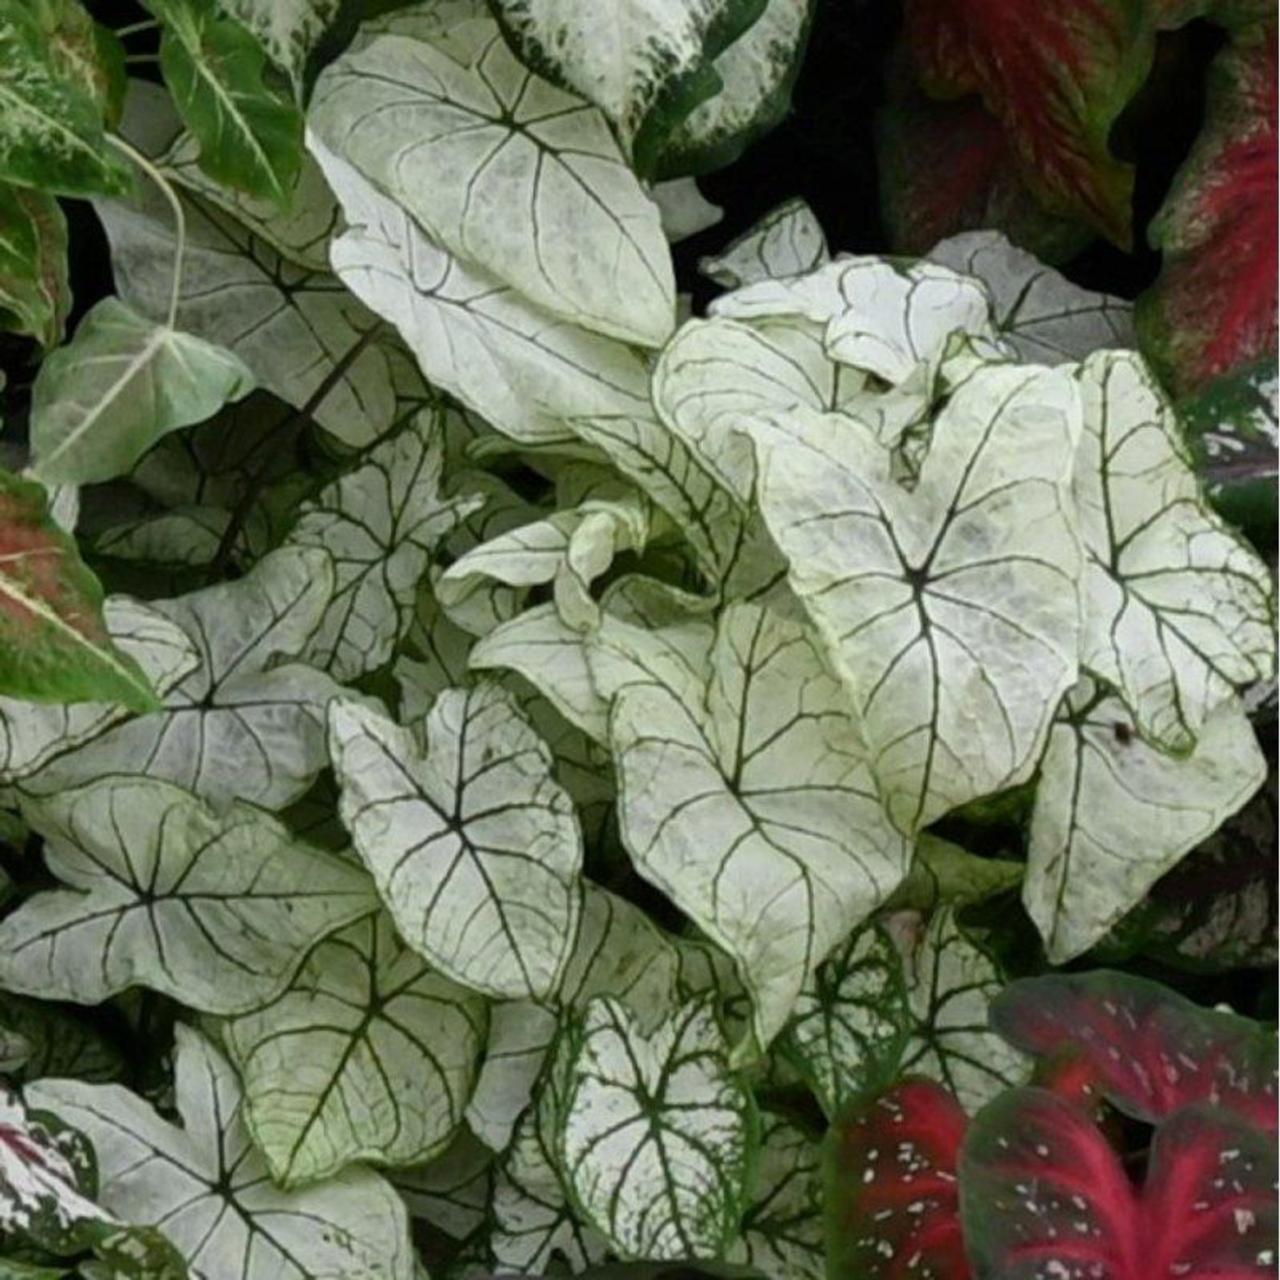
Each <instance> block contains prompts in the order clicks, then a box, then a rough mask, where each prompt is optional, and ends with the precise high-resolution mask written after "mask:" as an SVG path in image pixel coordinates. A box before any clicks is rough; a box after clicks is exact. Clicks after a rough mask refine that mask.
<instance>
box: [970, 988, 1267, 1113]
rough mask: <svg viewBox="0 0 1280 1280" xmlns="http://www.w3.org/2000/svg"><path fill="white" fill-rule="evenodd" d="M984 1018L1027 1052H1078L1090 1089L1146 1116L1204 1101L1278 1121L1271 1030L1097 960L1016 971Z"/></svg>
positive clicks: (1123, 1108) (1173, 1110)
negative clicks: (1039, 971) (1087, 967)
mask: <svg viewBox="0 0 1280 1280" xmlns="http://www.w3.org/2000/svg"><path fill="white" fill-rule="evenodd" d="M991 1023H992V1026H993V1027H995V1028H996V1030H997V1031H999V1033H1000V1034H1001V1035H1002V1036H1004V1037H1005V1038H1006V1039H1007V1040H1009V1041H1010V1042H1011V1043H1013V1044H1016V1045H1017V1046H1018V1047H1019V1048H1021V1049H1024V1050H1025V1051H1026V1052H1028V1053H1034V1054H1036V1055H1038V1056H1040V1057H1048V1056H1049V1055H1052V1054H1055V1053H1058V1052H1060V1051H1062V1050H1066V1049H1070V1050H1072V1051H1073V1052H1075V1053H1078V1054H1081V1055H1083V1056H1084V1057H1085V1058H1086V1059H1087V1060H1088V1062H1089V1063H1090V1065H1091V1067H1092V1069H1093V1071H1094V1073H1095V1076H1096V1080H1097V1089H1098V1091H1099V1092H1100V1093H1102V1094H1103V1095H1104V1096H1105V1097H1106V1098H1107V1099H1108V1101H1110V1102H1112V1103H1114V1104H1115V1105H1116V1106H1117V1107H1119V1108H1120V1109H1121V1110H1122V1111H1124V1112H1126V1113H1127V1114H1128V1115H1132V1116H1136V1117H1137V1118H1138V1119H1140V1120H1145V1121H1146V1122H1147V1123H1149V1124H1157V1123H1159V1122H1160V1121H1161V1120H1163V1119H1165V1118H1166V1117H1167V1116H1170V1115H1172V1114H1174V1112H1176V1111H1178V1110H1179V1109H1180V1108H1182V1107H1186V1106H1190V1105H1192V1104H1194V1103H1197V1102H1211V1103H1215V1104H1217V1105H1218V1106H1220V1107H1223V1108H1227V1109H1229V1110H1231V1111H1233V1112H1236V1113H1238V1114H1239V1115H1241V1116H1242V1117H1244V1118H1245V1119H1246V1120H1248V1121H1249V1122H1251V1123H1253V1124H1255V1125H1257V1126H1258V1127H1259V1128H1262V1129H1272V1130H1274V1129H1275V1127H1276V1065H1275V1057H1276V1041H1275V1035H1274V1033H1273V1032H1269V1031H1268V1030H1266V1029H1265V1028H1263V1027H1260V1026H1259V1025H1258V1024H1257V1023H1254V1022H1251V1021H1250V1020H1249V1019H1247V1018H1241V1017H1237V1016H1236V1015H1234V1014H1230V1013H1223V1012H1221V1011H1220V1010H1217V1009H1205V1008H1202V1007H1201V1006H1199V1005H1197V1004H1193V1003H1192V1002H1191V1001H1190V1000H1188V999H1186V998H1185V997H1184V996H1180V995H1178V994H1177V993H1176V992H1174V991H1170V990H1169V989H1168V988H1167V987H1162V986H1160V985H1158V984H1157V983H1154V982H1150V981H1148V980H1147V979H1145V978H1137V977H1133V976H1131V975H1129V974H1123V973H1113V972H1111V971H1109V970H1105V969H1100V970H1096V971H1094V972H1092V973H1084V974H1050V975H1047V976H1045V977H1041V978H1022V979H1019V980H1018V981H1017V982H1014V983H1011V984H1010V985H1009V986H1008V987H1007V988H1006V989H1005V991H1004V992H1003V993H1002V994H1001V995H1000V996H999V997H998V998H997V999H996V1000H995V1002H994V1003H993V1005H992V1008H991Z"/></svg>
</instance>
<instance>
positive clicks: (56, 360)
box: [31, 298, 254, 484]
mask: <svg viewBox="0 0 1280 1280" xmlns="http://www.w3.org/2000/svg"><path fill="white" fill-rule="evenodd" d="M253 385H254V378H253V374H252V373H251V372H250V371H249V369H248V367H247V366H246V365H245V363H244V362H243V361H242V360H241V359H240V357H239V356H237V355H235V354H234V353H233V352H231V351H227V350H226V349H224V348H222V347H218V346H215V345H214V344H213V343H210V342H206V341H204V339H202V338H197V337H195V336H194V335H193V334H189V333H181V332H179V331H178V330H176V329H174V328H172V327H171V326H170V325H167V324H157V323H155V322H154V321H151V320H148V319H145V318H144V317H143V316H140V315H138V314H137V313H136V312H134V311H133V310H131V309H130V308H129V307H127V306H125V304H124V303H123V302H121V301H120V299H119V298H104V299H103V300H102V301H101V302H99V303H98V304H97V305H96V306H94V307H93V308H92V310H90V311H89V312H88V314H86V316H85V317H84V319H83V320H82V321H81V322H80V325H79V327H78V328H77V329H76V333H75V337H74V338H73V339H72V340H71V341H70V342H69V343H67V344H66V345H65V346H62V347H59V348H58V349H57V350H56V351H53V352H51V353H50V354H49V355H48V357H46V359H45V361H44V363H43V364H42V365H41V366H40V372H39V373H38V374H37V375H36V381H35V385H34V387H33V388H32V393H31V395H32V401H31V449H32V453H33V455H34V459H35V465H34V470H35V473H36V475H37V477H38V478H39V479H41V480H48V481H53V482H55V483H63V484H68V483H70V484H88V483H91V482H96V481H100V480H110V479H112V478H113V477H115V476H118V475H123V474H124V473H125V472H126V471H128V470H129V468H130V467H131V466H133V464H134V463H135V462H137V460H138V459H139V458H140V457H142V455H143V454H144V453H145V452H146V451H147V450H148V449H149V448H150V447H151V446H152V445H153V444H155V442H156V441H157V440H158V439H159V438H160V437H161V436H163V435H166V434H168V433H169V432H170V431H176V430H178V428H179V427H187V426H190V425H191V424H192V423H194V422H203V421H204V419H205V418H210V417H212V416H213V415H214V414H215V413H216V412H217V411H218V410H219V409H220V408H221V407H222V406H223V405H224V404H226V403H227V401H229V400H238V399H239V398H240V397H241V396H244V395H247V394H248V393H249V392H250V391H251V390H252V389H253Z"/></svg>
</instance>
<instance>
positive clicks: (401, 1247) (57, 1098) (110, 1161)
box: [27, 1025, 414, 1280]
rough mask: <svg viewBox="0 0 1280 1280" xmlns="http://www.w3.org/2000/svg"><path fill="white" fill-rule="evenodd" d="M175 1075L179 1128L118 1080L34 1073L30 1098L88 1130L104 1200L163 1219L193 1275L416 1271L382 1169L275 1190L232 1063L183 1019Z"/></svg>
mask: <svg viewBox="0 0 1280 1280" xmlns="http://www.w3.org/2000/svg"><path fill="white" fill-rule="evenodd" d="M175 1075H176V1079H175V1090H176V1095H177V1097H176V1102H177V1110H178V1114H179V1116H180V1117H181V1119H182V1127H181V1128H179V1127H178V1126H177V1125H174V1124H171V1123H170V1122H169V1121H167V1120H165V1119H163V1118H162V1117H161V1116H160V1115H158V1114H157V1113H156V1112H155V1111H154V1110H153V1109H152V1108H151V1107H150V1106H149V1105H148V1104H147V1103H145V1102H143V1101H142V1099H141V1098H138V1097H137V1096H136V1095H134V1094H132V1093H130V1092H129V1091H128V1090H127V1089H123V1088H121V1087H119V1086H118V1085H91V1084H82V1083H80V1082H79V1081H75V1080H42V1081H40V1082H39V1083H38V1084H35V1085H31V1086H29V1087H28V1090H27V1095H28V1099H29V1101H30V1102H31V1104H32V1105H34V1106H39V1107H46V1108H48V1109H49V1110H51V1111H53V1112H55V1113H56V1114H58V1115H59V1116H62V1117H63V1118H64V1119H66V1121H67V1122H68V1123H70V1124H73V1125H75V1127H76V1128H78V1129H80V1130H81V1131H82V1132H83V1133H85V1134H86V1135H87V1136H88V1138H89V1139H90V1141H91V1142H92V1143H93V1146H94V1148H95V1150H96V1151H97V1156H98V1176H99V1187H100V1198H101V1200H102V1203H103V1205H104V1206H105V1207H106V1208H107V1209H109V1210H110V1211H111V1212H113V1213H116V1214H118V1215H119V1216H120V1217H121V1218H122V1219H123V1220H124V1221H126V1222H133V1223H138V1224H146V1225H155V1226H158V1227H160V1228H161V1230H162V1231H163V1232H164V1234H165V1235H166V1236H167V1237H168V1238H169V1240H171V1241H172V1242H173V1244H174V1245H175V1246H176V1247H177V1248H178V1251H179V1252H180V1253H181V1254H182V1255H183V1257H184V1258H185V1259H186V1261H187V1265H188V1266H189V1267H190V1269H191V1277H192V1280H222V1278H223V1277H224V1276H233V1275H234V1276H236V1277H237V1280H240V1278H243V1280H316V1278H317V1277H320V1276H335V1277H336V1276H352V1275H368V1276H378V1277H379V1280H384V1278H385V1280H413V1277H414V1257H413V1251H412V1249H411V1248H410V1244H409V1239H408V1223H407V1218H406V1214H405V1209H404V1205H403V1204H402V1203H401V1201H400V1199H399V1197H398V1196H397V1195H396V1193H395V1192H394V1190H393V1189H392V1188H391V1187H390V1186H389V1185H388V1184H387V1183H386V1182H384V1181H383V1179H382V1178H381V1177H379V1176H378V1175H377V1174H375V1173H372V1172H370V1171H369V1170H365V1169H350V1170H347V1171H346V1172H345V1173H341V1174H339V1175H338V1176H337V1177H336V1178H332V1179H330V1180H329V1181H328V1182H326V1183H324V1184H323V1185H321V1186H318V1187H311V1188H308V1189H307V1190H305V1191H281V1190H280V1189H279V1188H277V1187H276V1186H275V1185H274V1183H273V1182H272V1181H271V1175H270V1173H269V1172H268V1169H267V1165H266V1162H265V1161H264V1160H263V1158H262V1156H261V1155H259V1154H258V1152H257V1151H256V1150H255V1149H254V1147H253V1145H252V1143H251V1142H250V1139H249V1134H248V1131H247V1130H246V1129H245V1126H244V1122H243V1119H242V1116H241V1106H242V1098H241V1092H240V1085H239V1082H238V1081H237V1080H236V1076H235V1072H234V1071H233V1070H232V1068H231V1065H230V1063H228V1062H227V1060H226V1059H225V1058H224V1057H223V1056H222V1055H221V1054H220V1053H219V1052H218V1051H217V1050H216V1049H215V1048H214V1047H213V1046H212V1045H211V1044H210V1043H209V1042H208V1041H207V1040H205V1039H204V1037H203V1036H201V1035H199V1034H198V1033H197V1032H195V1031H193V1030H191V1029H190V1028H189V1027H185V1026H181V1025H180V1026H179V1027H178V1028H177V1054H176V1071H175Z"/></svg>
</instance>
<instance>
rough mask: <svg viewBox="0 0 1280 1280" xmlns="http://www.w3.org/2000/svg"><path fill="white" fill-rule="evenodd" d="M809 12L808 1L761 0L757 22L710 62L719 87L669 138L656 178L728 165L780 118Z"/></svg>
mask: <svg viewBox="0 0 1280 1280" xmlns="http://www.w3.org/2000/svg"><path fill="white" fill-rule="evenodd" d="M812 12H813V3H812V0H766V3H765V5H764V9H763V12H762V13H761V14H760V17H759V18H757V19H756V21H755V22H753V23H752V24H751V26H749V27H748V28H747V29H746V31H745V32H744V33H743V34H742V35H740V36H738V38H737V39H736V40H734V41H732V42H731V43H730V44H729V45H728V46H727V47H726V48H725V49H724V50H722V51H721V52H720V53H719V54H718V55H717V56H716V57H715V59H714V60H713V61H712V63H711V68H712V70H713V71H714V72H715V74H716V75H717V76H719V77H720V80H721V82H722V83H723V85H724V88H722V89H721V90H720V92H719V93H717V94H716V95H715V96H714V97H712V98H709V99H707V101H705V102H703V103H701V104H700V105H699V106H697V107H695V108H694V109H693V111H692V112H690V113H689V115H688V116H686V117H685V119H684V121H683V123H682V124H681V125H680V126H679V128H677V129H676V130H675V131H674V132H673V133H672V134H671V136H670V138H669V139H668V141H667V143H666V146H665V147H664V148H663V151H662V156H661V158H660V160H659V161H658V165H657V171H658V175H659V176H660V177H664V178H672V177H677V176H679V175H680V174H684V173H706V172H708V171H709V170H712V169H719V168H722V167H723V166H725V165H727V164H731V163H732V162H733V161H734V160H736V159H737V158H738V156H740V155H741V154H742V152H743V151H745V150H746V148H747V147H748V146H749V145H750V144H751V143H752V142H754V141H755V140H756V139H757V138H758V137H760V135H761V134H764V133H767V132H768V131H769V130H770V129H772V128H773V127H774V125H776V124H777V123H778V122H779V121H780V120H781V119H782V118H783V116H785V115H786V113H787V108H788V107H789V106H790V103H791V88H792V85H793V84H794V83H795V78H796V76H797V75H798V74H799V72H800V62H801V59H802V57H803V54H804V46H805V41H806V39H807V38H808V35H809V23H810V19H811V17H812Z"/></svg>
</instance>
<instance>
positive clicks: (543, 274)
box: [307, 23, 675, 347]
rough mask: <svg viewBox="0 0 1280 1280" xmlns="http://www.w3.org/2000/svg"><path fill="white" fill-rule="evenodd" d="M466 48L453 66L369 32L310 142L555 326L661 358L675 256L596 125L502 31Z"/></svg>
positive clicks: (329, 86) (388, 35) (446, 57)
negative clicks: (516, 212) (655, 350)
mask: <svg viewBox="0 0 1280 1280" xmlns="http://www.w3.org/2000/svg"><path fill="white" fill-rule="evenodd" d="M597 26H598V24H596V23H593V24H592V31H593V38H596V34H595V33H596V28H597ZM475 43H476V47H475V48H474V49H473V50H471V51H469V57H468V58H467V60H466V62H465V63H463V62H461V61H459V60H458V58H457V56H456V50H454V51H452V52H449V51H446V49H445V48H444V47H441V46H440V45H439V44H436V43H433V42H432V41H431V40H429V39H424V38H415V37H414V36H413V35H411V34H409V33H408V32H401V31H399V30H395V29H393V30H391V31H386V30H384V31H373V32H370V33H368V34H367V35H365V36H364V37H362V38H361V39H360V40H359V41H358V43H357V45H356V46H355V47H354V48H353V49H352V50H350V51H349V52H348V53H346V54H344V55H343V56H342V57H341V58H339V59H338V60H337V61H336V62H334V63H331V64H330V65H329V66H328V67H327V68H326V69H325V71H324V72H323V73H322V74H321V76H320V78H319V80H318V81H317V82H316V88H315V93H314V94H313V96H312V100H311V105H310V109H309V111H308V117H307V119H308V126H309V128H310V129H311V130H312V132H313V133H314V134H315V136H316V138H317V139H318V141H319V142H320V144H321V145H322V146H323V147H324V148H325V149H326V150H328V151H330V152H333V153H335V154H337V155H338V156H340V157H341V158H342V159H343V160H345V161H346V162H348V163H349V164H352V165H354V166H355V167H356V168H357V169H358V170H359V171H360V173H361V174H362V175H363V176H364V177H365V178H366V179H367V180H368V181H369V182H371V183H373V184H374V185H375V186H376V187H377V188H378V189H379V190H380V191H382V192H383V193H384V194H385V195H386V196H387V197H389V198H390V199H391V200H393V201H395V202H396V203H397V204H399V205H400V206H401V207H402V208H403V209H404V211H405V212H406V213H407V214H408V215H409V216H410V217H412V219H413V220H414V222H415V223H416V224H417V225H418V227H419V228H420V229H421V231H422V232H424V233H425V234H426V235H427V236H429V237H430V238H431V239H433V240H435V241H437V242H438V243H439V244H441V245H443V246H444V247H445V248H446V249H448V250H449V252H451V253H453V254H457V255H459V256H460V257H462V258H465V259H468V260H470V261H472V262H474V263H476V264H478V265H479V266H480V267H482V268H483V269H484V270H485V271H486V272H488V273H491V274H492V275H493V276H494V277H496V278H497V279H498V280H500V281H502V282H503V283H505V284H507V285H510V286H512V287H514V288H515V289H517V290H518V291H519V292H520V293H521V294H522V295H524V297H526V298H528V299H529V300H530V301H531V302H533V303H534V304H535V305H536V306H538V307H540V308H543V309H545V310H546V311H548V312H550V314H551V315H552V316H556V317H559V318H561V319H563V320H566V321H569V322H570V323H572V324H578V325H582V326H583V327H584V328H586V329H591V330H596V331H598V332H600V333H603V334H607V335H609V336H611V337H615V338H620V339H622V340H623V341H625V342H635V343H639V344H641V345H643V346H651V347H652V346H660V345H661V344H662V343H663V342H664V341H665V340H666V338H667V337H668V336H669V335H670V333H671V330H672V328H673V326H674V321H675V285H674V280H673V276H672V268H671V259H670V254H669V252H668V249H667V242H666V239H665V238H664V236H663V234H662V228H661V225H660V223H659V219H658V211H657V209H656V208H655V206H654V205H653V204H652V203H651V202H650V201H649V200H648V199H647V197H646V196H645V194H644V191H643V189H642V188H641V186H640V183H639V181H638V179H637V178H636V177H635V175H634V174H632V173H631V171H630V170H629V169H628V168H627V165H626V162H625V160H624V158H623V156H622V154H621V152H620V151H619V150H618V146H617V143H616V142H615V141H614V139H613V138H612V136H611V135H610V133H609V129H608V126H607V125H606V123H605V120H604V118H603V117H602V116H601V114H600V112H599V111H598V110H597V109H596V108H594V107H592V106H590V105H588V104H586V103H584V102H583V101H582V100H581V99H580V98H577V97H575V96H573V95H571V94H568V93H565V92H564V91H563V90H560V89H557V88H556V87H555V86H553V85H551V84H549V83H548V82H547V81H545V80H541V79H539V78H538V77H537V76H535V75H534V74H533V72H531V71H529V70H528V69H526V68H525V67H524V66H522V65H521V63H520V62H518V61H517V60H516V58H515V56H514V55H513V54H512V52H511V50H510V49H509V48H508V47H507V45H506V43H505V41H504V40H503V38H502V35H501V33H500V32H499V30H498V27H497V24H496V23H494V24H491V33H490V34H489V35H488V36H487V37H486V38H484V39H483V40H480V39H477V40H476V42H475ZM442 165H444V166H447V167H448V169H449V171H450V172H452V173H456V175H457V180H456V181H450V182H441V181H440V180H439V174H440V172H441V166H442ZM340 194H341V193H340ZM515 207H518V208H521V209H524V210H527V216H522V217H520V218H512V217H511V216H510V210H511V209H512V208H515Z"/></svg>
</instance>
